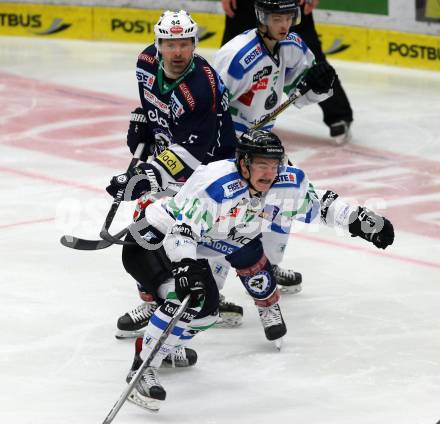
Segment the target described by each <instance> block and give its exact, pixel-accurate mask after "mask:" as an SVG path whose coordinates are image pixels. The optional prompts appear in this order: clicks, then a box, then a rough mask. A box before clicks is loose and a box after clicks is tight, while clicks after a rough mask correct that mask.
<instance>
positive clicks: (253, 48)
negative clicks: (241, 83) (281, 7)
mask: <svg viewBox="0 0 440 424" xmlns="http://www.w3.org/2000/svg"><path fill="white" fill-rule="evenodd" d="M217 55H218V57H217V58H216V63H218V65H219V66H222V63H223V64H224V63H228V64H229V66H228V74H229V75H231V76H232V77H233V78H235V79H242V78H243V77H244V76H245V75H246V74H247V73H248V72H249V71H251V69H252V68H254V67H255V65H257V63H258V62H260V60H261V59H263V58H264V57H265V56H266V50H265V49H264V48H263V46H262V45H261V40H260V37H259V36H258V34H257V32H256V30H255V29H254V30H249V31H246V32H243V33H242V34H239V35H237V36H236V37H234V38H233V39H232V40H231V41H229V42H228V43H226V44H225V45H224V46H223V47H222V48H221V49H220V50H219V52H218V53H217ZM223 66H224V65H223Z"/></svg>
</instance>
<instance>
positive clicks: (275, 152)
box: [235, 130, 284, 166]
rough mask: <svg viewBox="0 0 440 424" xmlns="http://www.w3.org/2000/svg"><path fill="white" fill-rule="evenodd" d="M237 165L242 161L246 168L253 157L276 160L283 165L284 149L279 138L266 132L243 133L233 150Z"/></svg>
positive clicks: (252, 131)
mask: <svg viewBox="0 0 440 424" xmlns="http://www.w3.org/2000/svg"><path fill="white" fill-rule="evenodd" d="M235 157H236V159H237V164H238V163H239V162H240V159H244V161H245V163H246V165H247V166H249V165H250V163H251V161H252V159H253V158H254V157H263V158H269V159H276V160H278V161H279V162H280V165H281V164H283V163H284V147H283V145H282V143H281V140H280V139H279V137H278V136H277V135H276V134H274V133H272V132H270V131H267V130H251V131H249V132H248V133H243V134H242V135H241V137H240V138H239V139H238V142H237V147H236V149H235Z"/></svg>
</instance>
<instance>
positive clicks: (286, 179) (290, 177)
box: [275, 172, 296, 184]
mask: <svg viewBox="0 0 440 424" xmlns="http://www.w3.org/2000/svg"><path fill="white" fill-rule="evenodd" d="M277 183H292V184H296V175H295V174H291V173H290V172H289V173H284V174H279V175H278V177H277V178H276V180H275V184H277Z"/></svg>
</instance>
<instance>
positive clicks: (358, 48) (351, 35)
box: [316, 24, 368, 61]
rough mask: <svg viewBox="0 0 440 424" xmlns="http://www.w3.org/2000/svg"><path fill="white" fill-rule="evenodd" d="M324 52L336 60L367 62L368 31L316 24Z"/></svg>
mask: <svg viewBox="0 0 440 424" xmlns="http://www.w3.org/2000/svg"><path fill="white" fill-rule="evenodd" d="M316 30H317V32H318V34H319V38H320V40H321V43H322V50H323V52H324V53H325V54H326V55H327V56H329V57H334V58H336V59H342V60H356V61H365V60H366V59H365V58H366V56H367V54H368V51H367V36H368V34H367V30H366V29H365V28H356V27H346V26H341V25H329V24H316Z"/></svg>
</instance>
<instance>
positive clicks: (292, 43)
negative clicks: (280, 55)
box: [279, 32, 308, 53]
mask: <svg viewBox="0 0 440 424" xmlns="http://www.w3.org/2000/svg"><path fill="white" fill-rule="evenodd" d="M279 44H280V48H283V49H286V48H287V49H289V48H294V49H298V48H299V49H300V50H302V52H303V53H306V52H307V49H308V47H307V44H306V43H305V41H304V40H303V39H302V38H301V37H300V36H299V35H298V34H297V33H296V32H290V33H289V34H288V35H287V37H286V39H285V40H283V41H280V43H279Z"/></svg>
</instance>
